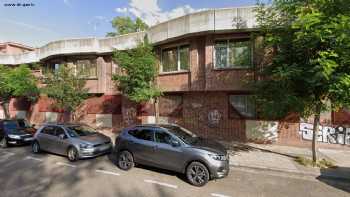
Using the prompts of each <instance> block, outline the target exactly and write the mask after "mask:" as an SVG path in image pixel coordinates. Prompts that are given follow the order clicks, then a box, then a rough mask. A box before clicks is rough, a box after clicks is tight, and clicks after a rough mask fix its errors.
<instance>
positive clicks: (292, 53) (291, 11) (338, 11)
mask: <svg viewBox="0 0 350 197" xmlns="http://www.w3.org/2000/svg"><path fill="white" fill-rule="evenodd" d="M348 3H349V2H348V1H347V0H308V1H304V0H275V1H273V4H272V5H271V6H267V7H265V6H264V5H262V4H260V6H259V7H258V8H257V9H256V12H257V21H258V23H259V25H260V27H261V34H262V35H263V36H264V47H266V48H267V49H270V51H272V54H273V57H274V58H273V60H272V61H271V62H269V63H266V64H263V65H262V69H261V72H260V73H258V74H259V79H262V80H258V81H256V83H255V88H256V93H257V99H256V100H257V103H258V105H259V106H260V109H261V112H262V114H263V115H265V116H268V117H274V118H281V117H283V116H285V115H287V114H288V113H290V112H296V113H298V114H299V115H301V116H302V117H309V116H310V115H314V129H313V139H312V153H313V161H314V162H316V138H317V133H318V126H319V121H320V113H321V112H322V111H325V110H337V109H339V108H340V107H345V106H349V105H350V7H349V5H348Z"/></svg>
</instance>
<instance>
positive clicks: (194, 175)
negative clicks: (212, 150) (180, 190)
mask: <svg viewBox="0 0 350 197" xmlns="http://www.w3.org/2000/svg"><path fill="white" fill-rule="evenodd" d="M186 176H187V180H188V181H189V182H190V184H192V185H194V186H197V187H201V186H204V185H205V184H207V182H208V181H209V171H208V169H207V167H206V166H205V165H203V164H202V163H200V162H192V163H191V164H190V165H189V166H188V167H187V169H186Z"/></svg>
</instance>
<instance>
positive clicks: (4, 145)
mask: <svg viewBox="0 0 350 197" xmlns="http://www.w3.org/2000/svg"><path fill="white" fill-rule="evenodd" d="M0 147H1V148H7V147H8V142H7V139H6V137H3V138H2V139H1V140H0Z"/></svg>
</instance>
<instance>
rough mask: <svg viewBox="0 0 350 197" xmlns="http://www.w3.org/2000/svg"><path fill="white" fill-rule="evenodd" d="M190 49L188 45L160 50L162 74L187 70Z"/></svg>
mask: <svg viewBox="0 0 350 197" xmlns="http://www.w3.org/2000/svg"><path fill="white" fill-rule="evenodd" d="M189 64H190V48H189V46H188V45H185V46H179V47H175V48H170V49H164V50H162V72H174V71H182V70H188V69H189Z"/></svg>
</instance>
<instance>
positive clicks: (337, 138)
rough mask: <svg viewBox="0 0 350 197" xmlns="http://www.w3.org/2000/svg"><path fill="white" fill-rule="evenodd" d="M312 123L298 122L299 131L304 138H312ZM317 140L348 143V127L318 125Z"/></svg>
mask: <svg viewBox="0 0 350 197" xmlns="http://www.w3.org/2000/svg"><path fill="white" fill-rule="evenodd" d="M313 127H314V126H313V124H310V123H300V128H299V133H300V135H301V136H302V139H304V140H312V134H313ZM317 141H318V142H324V143H330V144H348V145H350V128H345V127H343V126H337V127H331V126H319V129H318V134H317Z"/></svg>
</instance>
